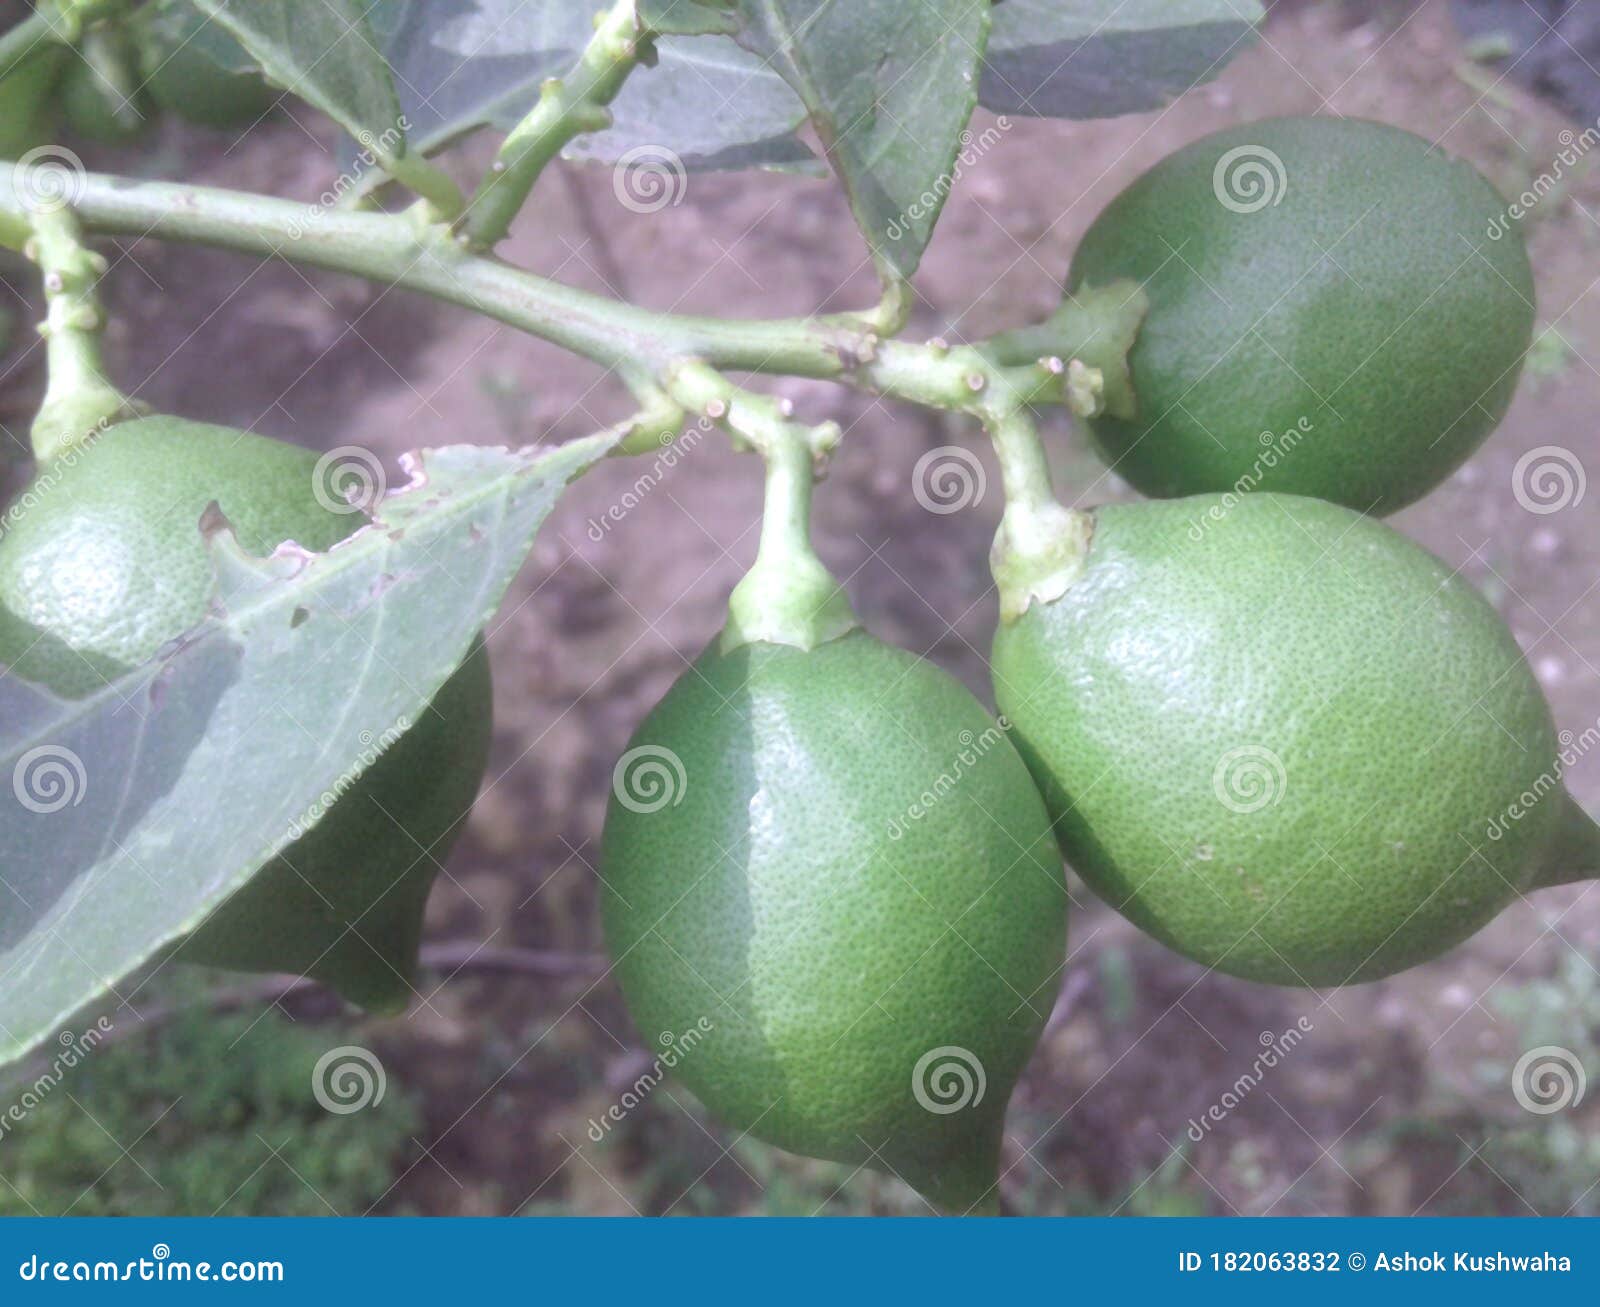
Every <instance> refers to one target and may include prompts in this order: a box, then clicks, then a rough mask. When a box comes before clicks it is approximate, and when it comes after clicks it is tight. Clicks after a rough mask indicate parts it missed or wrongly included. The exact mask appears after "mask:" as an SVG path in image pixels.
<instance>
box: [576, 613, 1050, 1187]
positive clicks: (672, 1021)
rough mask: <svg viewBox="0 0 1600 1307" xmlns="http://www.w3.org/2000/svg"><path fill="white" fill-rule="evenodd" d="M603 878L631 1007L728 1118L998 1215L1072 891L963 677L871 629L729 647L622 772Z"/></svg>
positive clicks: (652, 722) (667, 706)
mask: <svg viewBox="0 0 1600 1307" xmlns="http://www.w3.org/2000/svg"><path fill="white" fill-rule="evenodd" d="M601 880H602V886H603V898H602V907H603V914H604V922H605V934H606V942H607V944H608V946H609V948H610V951H611V955H612V957H613V958H614V959H615V962H616V972H617V976H618V979H619V980H620V982H621V985H622V989H623V993H624V995H625V996H626V998H627V1001H628V1007H629V1009H630V1011H631V1012H632V1014H633V1018H634V1021H635V1023H636V1024H637V1026H638V1028H639V1030H640V1031H641V1032H642V1034H643V1035H644V1038H645V1040H646V1042H647V1043H648V1044H650V1045H652V1046H655V1047H656V1048H657V1049H658V1050H667V1049H673V1050H677V1052H676V1053H675V1055H674V1056H673V1058H672V1062H673V1070H674V1073H675V1074H678V1075H680V1076H681V1077H682V1079H683V1080H684V1082H685V1083H686V1084H687V1085H688V1086H689V1087H690V1088H691V1089H693V1090H694V1092H695V1093H696V1094H698V1095H699V1096H700V1098H701V1099H702V1100H703V1101H704V1102H705V1103H706V1105H707V1106H708V1107H709V1108H710V1109H711V1110H712V1112H714V1113H715V1114H716V1115H717V1116H718V1117H720V1118H721V1119H722V1120H723V1121H724V1122H726V1123H727V1124H728V1125H729V1126H731V1127H732V1128H734V1129H736V1130H740V1131H749V1132H750V1133H751V1134H754V1135H756V1136H757V1137H759V1138H762V1139H765V1140H767V1141H769V1142H771V1143H774V1144H777V1145H779V1146H780V1147H783V1148H787V1149H789V1150H791V1151H793V1152H796V1153H802V1154H805V1155H807V1156H811V1157H820V1158H827V1159H831V1160H833V1161H839V1162H846V1163H853V1164H864V1165H869V1166H873V1167H876V1168H878V1169H880V1170H884V1171H887V1172H890V1173H893V1174H895V1175H898V1176H900V1177H901V1178H902V1179H904V1180H906V1181H908V1182H909V1183H910V1184H912V1185H913V1186H915V1187H916V1188H917V1189H918V1190H919V1191H921V1193H922V1194H923V1195H924V1196H926V1197H927V1198H928V1199H929V1200H930V1202H932V1203H934V1204H935V1205H937V1206H938V1207H940V1208H941V1209H944V1210H948V1211H956V1212H965V1211H970V1210H975V1209H992V1207H993V1204H994V1201H995V1184H996V1180H997V1167H998V1161H999V1152H1000V1139H1001V1128H1002V1125H1003V1122H1004V1116H1005V1108H1006V1102H1007V1100H1008V1099H1009V1097H1010V1094H1011V1089H1012V1086H1013V1084H1014V1083H1015V1081H1016V1078H1017V1076H1018V1074H1019V1072H1020V1071H1021V1070H1022V1067H1023V1064H1024V1063H1025V1062H1026V1061H1027V1059H1028V1057H1029V1054H1030V1053H1031V1052H1032V1050H1033V1047H1034V1044H1035V1043H1036V1041H1037V1040H1038V1038H1039V1034H1040V1031H1041V1029H1042V1028H1043V1025H1044V1021H1045V1019H1046V1017H1047V1016H1048V1015H1049V1012H1050V1008H1051V1005H1052V1002H1053V1000H1054V995H1055V991H1056V987H1057V980H1058V976H1059V971H1060V968H1061V965H1062V960H1063V956H1062V955H1063V944H1064V936H1065V929H1066V898H1065V892H1064V886H1063V883H1062V875H1061V864H1060V858H1059V855H1058V853H1057V850H1056V849H1055V847H1054V845H1053V843H1052V841H1051V839H1050V833H1049V823H1048V820H1047V818H1046V816H1045V811H1044V806H1043V804H1042V803H1041V802H1040V800H1039V796H1038V794H1037V793H1036V792H1035V790H1034V787H1033V785H1032V783H1031V781H1030V780H1029V779H1028V773H1027V769H1026V768H1025V767H1024V766H1023V764H1022V761H1021V759H1020V758H1019V757H1018V756H1017V754H1016V751H1015V750H1014V749H1013V747H1012V745H1011V743H1010V741H1009V740H1008V739H1007V738H1006V736H1005V733H1004V732H1003V730H1002V729H1001V728H1000V727H999V726H998V725H996V724H995V722H994V721H993V719H992V718H990V717H989V715H988V714H987V713H986V712H985V711H984V709H983V708H982V706H981V705H980V704H979V703H978V702H977V700H975V699H974V698H973V697H972V695H971V694H969V693H968V692H967V690H966V689H965V688H964V687H962V686H961V685H960V684H958V683H957V682H956V681H955V680H953V679H951V678H950V677H949V676H947V675H945V674H944V673H943V672H941V671H939V670H938V669H936V668H934V667H933V666H931V665H930V664H928V663H926V662H924V661H922V660H920V659H918V658H915V657H913V656H911V655H910V654H907V653H904V652H902V651H900V650H897V649H893V648H891V647H889V646H887V645H885V644H882V643H880V642H879V641H877V640H874V639H872V638H871V637H870V636H867V635H865V634H863V633H862V632H860V631H859V630H858V631H854V632H852V633H850V634H847V635H843V636H840V637H838V638H836V639H832V640H828V641H826V642H824V643H822V644H820V645H818V646H817V647H816V648H814V649H811V650H810V651H804V650H802V649H799V648H796V647H793V646H791V645H785V644H778V643H768V642H763V641H757V642H754V643H750V644H746V645H744V646H742V647H740V648H737V649H735V650H733V651H732V652H728V653H724V652H721V651H720V649H717V648H713V649H712V650H710V651H708V652H707V653H706V654H704V655H702V657H701V658H700V659H699V660H698V661H697V662H696V663H695V664H694V666H693V667H692V668H691V669H690V670H689V671H688V672H686V673H685V674H684V675H683V676H682V677H681V678H680V679H679V680H678V682H677V684H675V685H674V686H673V687H672V689H671V690H670V691H669V692H668V693H667V695H666V697H665V698H664V699H663V700H662V701H661V703H660V704H659V705H657V707H656V708H655V709H654V711H652V712H651V713H650V714H649V716H648V717H647V718H646V719H645V721H644V722H643V724H642V725H641V726H640V727H639V730H638V732H637V733H636V734H635V736H634V737H633V740H632V742H631V744H630V747H629V750H628V752H627V753H626V754H625V755H624V756H623V759H622V761H621V762H620V763H619V764H618V768H617V772H616V778H615V785H614V793H613V798H612V801H611V804H610V808H609V811H608V813H607V817H606V826H605V835H604V845H603V850H602V863H601Z"/></svg>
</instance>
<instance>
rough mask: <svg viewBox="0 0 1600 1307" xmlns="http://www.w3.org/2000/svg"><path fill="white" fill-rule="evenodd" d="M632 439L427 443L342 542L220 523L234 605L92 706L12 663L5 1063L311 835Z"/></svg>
mask: <svg viewBox="0 0 1600 1307" xmlns="http://www.w3.org/2000/svg"><path fill="white" fill-rule="evenodd" d="M615 443H616V436H615V435H613V434H611V433H603V434H602V435H599V436H593V437H589V438H587V439H585V440H580V441H574V442H573V443H571V444H568V445H564V446H561V447H559V448H557V449H555V450H552V451H549V452H539V451H536V450H520V451H507V450H503V449H488V448H481V447H477V446H458V447H453V448H449V449H441V450H435V451H430V452H427V453H425V454H423V455H422V456H421V457H420V459H419V460H416V461H414V462H413V463H411V465H410V466H411V467H412V469H413V482H412V484H411V485H410V486H408V487H406V488H405V489H404V490H402V491H399V492H397V493H396V494H394V495H391V496H390V497H389V498H387V499H385V500H384V501H383V502H382V503H381V504H380V505H379V506H378V510H377V512H376V513H375V514H374V521H373V523H372V524H371V525H369V526H367V527H364V528H363V529H361V530H360V531H358V532H356V533H355V534H354V535H352V536H350V537H349V539H347V540H346V541H344V542H343V543H341V544H340V545H338V546H337V547H336V548H335V549H333V550H331V551H330V552H328V553H326V554H317V555H304V554H299V553H296V552H295V551H292V550H279V551H278V553H276V554H274V555H273V556H272V557H271V558H268V559H264V560H263V559H255V558H250V557H248V556H247V555H245V554H244V553H243V552H242V551H241V550H240V549H239V548H238V546H237V545H236V544H235V543H234V541H233V537H232V533H231V532H229V531H226V530H224V531H221V532H220V533H219V534H217V535H215V536H214V537H213V538H212V557H213V560H214V562H215V565H216V568H217V573H218V607H219V609H220V612H219V615H217V616H216V617H214V618H212V619H210V620H208V621H207V622H206V623H205V624H203V625H202V626H201V627H199V628H198V629H197V630H196V631H194V632H192V633H191V634H190V636H189V637H187V638H186V639H184V640H183V641H181V642H179V644H178V645H177V647H176V648H175V649H174V650H173V651H171V652H169V653H168V654H167V655H166V656H165V657H162V658H158V659H157V660H155V661H154V662H152V663H151V664H150V665H148V666H146V667H142V668H139V669H138V670H136V671H134V672H131V673H129V674H128V675H127V676H125V677H122V678H120V679H119V680H117V681H116V682H115V683H114V684H113V685H111V686H109V687H107V688H105V689H103V690H101V691H100V692H98V693H96V694H95V695H92V696H90V697H88V698H84V699H76V700H73V701H71V702H67V701H65V700H61V699H57V698H55V697H53V696H51V695H49V694H47V693H45V692H44V691H42V690H40V689H39V688H37V687H35V686H31V685H29V684H27V683H25V682H23V681H22V680H20V679H19V678H18V677H16V676H10V675H7V676H0V779H3V780H4V781H5V782H6V783H5V784H4V785H0V875H3V879H4V884H5V891H4V898H3V900H0V1063H5V1062H9V1061H12V1060H14V1059H16V1058H17V1057H19V1056H21V1055H22V1054H24V1053H25V1052H27V1050H28V1049H30V1048H32V1047H34V1046H36V1045H37V1044H38V1043H39V1042H40V1041H42V1040H44V1039H46V1038H48V1037H49V1036H51V1035H52V1034H53V1033H54V1032H55V1031H56V1030H58V1029H59V1028H60V1024H61V1022H63V1021H64V1020H65V1019H66V1018H67V1017H68V1016H70V1015H71V1013H72V1012H74V1011H75V1010H76V1009H77V1008H79V1007H80V1006H81V1005H83V1004H84V1003H86V1002H88V1001H90V1000H92V999H94V998H95V997H97V996H98V995H100V994H102V993H104V992H105V991H106V990H108V989H110V988H111V987H112V986H113V985H114V984H115V983H116V981H117V980H118V978H120V977H122V976H124V975H126V974H128V973H129V972H130V971H132V970H133V969H134V968H136V967H138V966H140V965H141V964H143V963H145V962H147V961H148V960H149V959H151V958H152V957H153V956H154V955H155V954H156V953H157V951H158V950H160V949H161V948H162V947H163V946H164V945H166V944H168V943H170V942H172V941H173V940H176V939H178V938H179V937H181V936H183V935H184V934H186V933H188V932H189V931H190V930H191V929H193V928H194V927H195V926H196V925H198V924H199V923H200V922H201V921H202V920H203V919H204V918H205V917H206V915H207V914H208V913H209V912H210V911H211V909H212V908H214V907H215V906H216V905H217V904H219V903H221V902H222V901H223V900H224V899H226V898H228V897H229V896H230V895H231V894H232V893H233V892H234V891H235V890H237V889H238V888H239V887H240V886H241V885H243V884H244V883H245V882H247V881H248V880H249V879H250V878H251V876H252V875H253V874H254V872H255V871H256V870H257V869H258V868H260V867H261V866H263V865H264V864H265V863H266V862H267V861H268V860H269V859H270V858H271V857H272V856H273V855H275V854H276V853H277V852H278V851H279V850H281V849H282V848H283V847H285V846H286V845H287V844H288V843H289V842H290V840H291V838H293V836H294V834H295V833H297V829H296V828H300V829H304V828H305V827H306V826H308V825H314V815H320V800H321V799H322V796H324V795H325V794H326V793H329V792H333V793H337V792H340V790H341V786H343V785H347V784H348V782H349V780H350V779H351V778H352V776H353V775H354V774H358V773H359V772H360V770H361V769H362V768H363V767H364V766H366V765H370V762H371V758H370V750H371V742H372V741H373V740H375V739H382V738H384V736H385V733H386V732H390V731H391V729H392V728H393V727H395V726H396V725H397V724H398V723H400V722H401V720H402V719H408V720H415V719H417V717H418V716H419V715H420V713H421V711H422V710H423V707H424V705H425V704H427V703H428V702H429V700H431V699H432V698H433V696H434V695H435V693H436V692H437V691H438V689H439V687H440V686H441V685H442V684H443V683H444V680H445V678H446V677H447V676H448V675H449V674H450V672H451V671H452V670H453V669H454V668H455V666H456V664H457V663H459V662H460V661H461V658H462V655H463V654H464V653H465V652H466V649H467V647H468V644H469V642H470V641H471V640H472V639H473V637H474V635H475V634H476V632H477V631H478V630H479V628H480V627H481V626H482V625H483V623H484V621H485V620H486V619H487V618H488V616H489V615H490V613H492V612H493V610H494V608H495V607H496V605H497V604H498V603H499V601H500V598H501V596H502V594H503V593H504V591H505V588H506V587H507V586H508V585H509V584H510V582H511V579H512V577H513V576H514V575H515V574H516V572H517V569H518V567H519V566H520V564H521V562H522V560H523V558H524V557H525V556H526V554H527V552H528V550H529V548H530V547H531V546H532V543H533V538H534V535H535V533H536V532H537V530H538V528H539V525H540V523H541V522H542V521H543V520H544V518H545V515H546V514H547V513H548V512H549V511H550V509H551V507H552V506H553V505H554V503H555V501H556V498H557V496H558V495H559V494H560V492H561V490H562V488H563V487H564V486H565V485H566V484H567V482H568V481H569V480H570V479H571V478H572V477H574V476H576V475H577V474H579V473H580V472H582V471H584V470H585V469H586V468H588V467H589V466H590V465H592V464H593V463H594V462H595V460H596V459H598V458H600V457H601V456H602V455H604V454H605V453H606V452H607V451H608V450H609V449H610V448H611V447H612V446H613V445H614V444H615ZM363 735H365V738H364V739H363Z"/></svg>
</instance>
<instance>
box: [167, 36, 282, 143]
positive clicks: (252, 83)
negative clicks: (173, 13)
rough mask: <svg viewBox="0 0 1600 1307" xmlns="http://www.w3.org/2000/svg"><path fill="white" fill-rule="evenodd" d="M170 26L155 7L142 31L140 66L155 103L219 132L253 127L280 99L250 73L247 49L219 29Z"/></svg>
mask: <svg viewBox="0 0 1600 1307" xmlns="http://www.w3.org/2000/svg"><path fill="white" fill-rule="evenodd" d="M170 21H171V20H170V19H168V20H166V21H164V15H163V13H162V9H161V7H160V6H157V7H154V8H153V9H152V10H151V11H150V17H149V18H147V19H146V20H145V21H144V22H143V23H141V24H140V25H139V28H138V36H139V66H140V69H141V71H142V72H143V74H144V84H145V89H146V90H147V91H149V93H150V98H151V99H152V100H154V101H155V102H156V103H157V104H159V105H160V106H161V107H162V108H163V109H166V110H168V111H170V112H172V113H175V114H177V115H178V116H179V117H180V118H183V119H184V120H185V121H187V122H191V123H194V124H196V125H197V126H200V127H215V128H218V129H230V128H232V129H237V128H242V127H249V126H251V125H252V124H253V123H255V122H257V121H258V120H259V119H261V118H263V117H265V116H266V115H267V114H268V113H270V112H271V111H272V107H273V105H275V104H276V103H277V102H278V93H277V92H276V91H274V90H273V89H272V88H271V87H270V86H268V85H267V83H266V81H265V80H264V79H263V78H262V76H261V74H260V73H259V72H256V71H253V70H249V69H250V68H251V63H252V61H251V59H250V56H249V55H248V54H246V53H245V50H244V47H242V46H241V45H239V43H238V42H237V41H235V40H233V39H232V37H230V36H228V35H226V34H225V33H224V32H222V31H221V29H220V28H218V27H217V26H216V25H215V24H211V25H209V26H207V27H205V28H203V29H201V32H200V33H199V34H196V33H195V32H194V31H193V30H192V29H189V28H186V27H183V26H181V25H180V26H179V27H178V28H173V27H171V26H169V25H168V23H170ZM219 60H220V61H219Z"/></svg>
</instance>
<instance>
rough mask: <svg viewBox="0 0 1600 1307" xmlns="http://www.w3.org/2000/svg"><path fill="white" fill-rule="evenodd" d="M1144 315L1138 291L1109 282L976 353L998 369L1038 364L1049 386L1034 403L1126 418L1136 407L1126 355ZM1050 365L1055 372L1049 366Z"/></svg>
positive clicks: (1144, 300) (1133, 285) (1145, 305)
mask: <svg viewBox="0 0 1600 1307" xmlns="http://www.w3.org/2000/svg"><path fill="white" fill-rule="evenodd" d="M1149 311H1150V300H1149V297H1148V296H1146V294H1145V292H1144V288H1143V287H1142V286H1140V285H1139V284H1138V283H1137V282H1134V281H1114V282H1111V283H1109V284H1108V285H1105V286H1101V287H1097V288H1096V289H1093V290H1079V291H1078V292H1076V293H1069V294H1068V295H1067V297H1066V298H1065V299H1063V300H1062V302H1061V307H1060V308H1058V309H1057V310H1056V311H1055V312H1054V313H1053V314H1051V315H1050V317H1048V318H1047V319H1045V321H1043V322H1040V323H1036V324H1035V325H1033V326H1030V327H1019V328H1017V329H1015V330H1013V331H1002V332H999V333H997V334H996V335H994V336H991V337H990V338H989V339H988V340H987V341H984V342H983V343H982V344H981V345H980V346H979V347H978V348H979V351H980V352H981V353H982V354H983V355H984V356H985V357H986V358H988V359H989V360H990V361H991V362H993V363H995V364H998V365H999V366H1001V367H1024V366H1027V365H1028V364H1040V363H1043V364H1044V365H1045V366H1046V367H1047V368H1048V369H1049V370H1050V371H1051V372H1052V373H1053V375H1054V378H1055V381H1054V383H1053V385H1050V386H1047V387H1046V388H1045V389H1044V391H1043V393H1039V394H1036V395H1035V396H1034V400H1033V402H1034V403H1042V402H1045V401H1046V400H1058V401H1060V402H1062V403H1064V404H1066V405H1067V407H1068V408H1070V409H1071V410H1072V411H1073V412H1074V413H1075V414H1077V415H1078V416H1079V417H1086V418H1092V417H1098V416H1099V415H1100V414H1101V413H1109V414H1111V415H1112V416H1113V417H1119V418H1132V417H1133V416H1134V415H1135V413H1136V412H1137V410H1138V402H1137V397H1136V396H1135V394H1134V390H1133V376H1132V373H1131V371H1130V370H1129V366H1128V352H1129V351H1130V350H1131V349H1132V348H1133V345H1134V341H1135V340H1136V339H1137V338H1138V335H1139V327H1140V326H1141V324H1142V323H1143V322H1144V319H1145V315H1146V314H1147V313H1148V312H1149ZM1051 360H1054V361H1055V362H1058V363H1060V364H1061V366H1060V368H1059V369H1056V368H1054V367H1051V366H1050V362H1049V361H1051Z"/></svg>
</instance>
